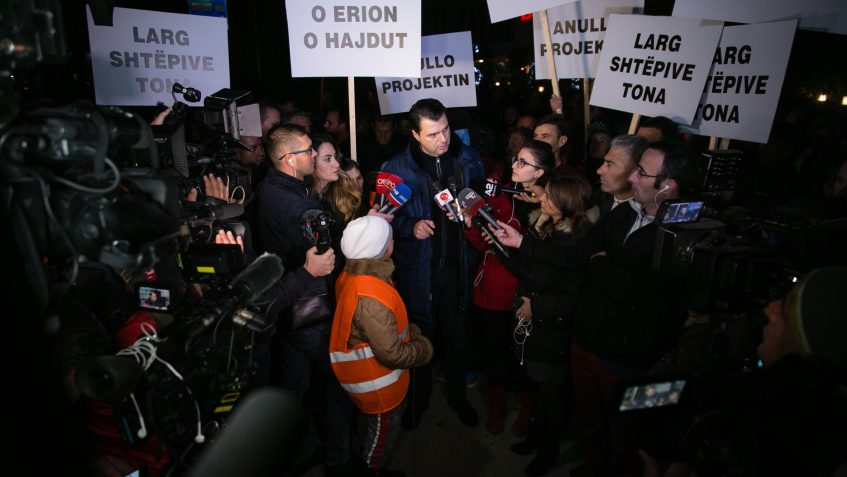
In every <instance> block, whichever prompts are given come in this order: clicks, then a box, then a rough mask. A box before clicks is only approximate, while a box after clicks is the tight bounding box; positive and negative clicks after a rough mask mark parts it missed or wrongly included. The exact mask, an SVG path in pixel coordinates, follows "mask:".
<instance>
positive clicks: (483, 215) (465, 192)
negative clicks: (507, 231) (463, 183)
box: [459, 189, 509, 257]
mask: <svg viewBox="0 0 847 477" xmlns="http://www.w3.org/2000/svg"><path fill="white" fill-rule="evenodd" d="M459 204H460V205H461V206H462V208H463V209H466V210H467V211H468V213H469V214H470V215H471V222H473V224H474V225H475V226H476V227H477V228H478V229H479V230H480V232H482V233H483V235H485V236H487V237H489V238H490V239H491V245H492V246H493V247H494V248H495V249H496V250H497V251H498V252H500V253H501V254H502V255H503V256H504V257H508V256H509V252H508V251H507V250H506V248H505V247H503V244H502V243H500V240H498V239H497V237H496V236H495V235H494V234H493V233H491V231H490V230H488V227H487V226H486V224H491V226H492V227H493V228H494V230H500V229H501V228H502V227H500V226H499V225H498V224H497V220H495V219H494V217H493V216H492V215H491V213H490V212H489V211H488V210H487V209H486V207H485V201H484V200H482V197H480V196H479V194H477V193H476V191H474V190H473V189H462V191H461V192H459Z"/></svg>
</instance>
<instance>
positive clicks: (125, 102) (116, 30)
mask: <svg viewBox="0 0 847 477" xmlns="http://www.w3.org/2000/svg"><path fill="white" fill-rule="evenodd" d="M85 12H86V15H87V17H88V39H89V42H90V43H91V66H92V69H93V70H94V93H95V100H96V102H97V104H102V105H107V104H110V105H120V106H153V105H155V104H156V102H157V101H162V102H164V103H165V104H168V105H170V104H171V103H173V98H172V97H171V87H172V86H173V84H174V83H180V84H182V85H183V86H190V87H192V88H196V89H198V90H200V92H201V93H202V94H203V96H206V95H207V94H212V93H214V92H216V91H219V90H221V89H223V88H229V46H228V41H227V24H226V19H225V18H215V17H207V16H198V15H181V14H176V13H162V12H150V11H146V10H132V9H129V8H118V7H116V8H115V10H114V14H113V23H112V24H113V25H114V26H110V27H109V26H97V25H95V24H94V21H93V20H92V18H91V10H90V8H89V7H88V5H86V6H85Z"/></svg>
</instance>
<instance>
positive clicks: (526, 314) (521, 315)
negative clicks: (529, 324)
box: [515, 296, 532, 321]
mask: <svg viewBox="0 0 847 477" xmlns="http://www.w3.org/2000/svg"><path fill="white" fill-rule="evenodd" d="M521 300H523V305H521V306H520V307H519V308H518V309H517V311H515V316H516V317H517V318H518V319H519V320H523V321H532V302H530V300H529V298H527V297H525V296H522V297H521Z"/></svg>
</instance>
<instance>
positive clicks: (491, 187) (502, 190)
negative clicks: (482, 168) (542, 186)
mask: <svg viewBox="0 0 847 477" xmlns="http://www.w3.org/2000/svg"><path fill="white" fill-rule="evenodd" d="M482 190H483V193H484V194H485V196H486V197H497V196H498V195H501V194H527V195H528V196H530V197H535V192H530V191H527V190H523V189H509V188H507V187H503V186H501V185H500V182H499V181H498V180H497V179H494V178H491V177H489V178H487V179H485V185H484V186H483V188H482Z"/></svg>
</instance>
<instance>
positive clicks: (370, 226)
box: [341, 215, 391, 259]
mask: <svg viewBox="0 0 847 477" xmlns="http://www.w3.org/2000/svg"><path fill="white" fill-rule="evenodd" d="M389 241H391V226H390V225H388V222H386V221H385V219H383V218H382V217H377V216H375V215H366V216H364V217H359V218H358V219H356V220H353V221H352V222H350V223H349V224H347V228H345V229H344V233H343V235H342V236H341V251H342V252H343V253H344V256H345V257H347V258H351V259H359V258H374V259H380V258H382V256H383V255H384V254H385V251H386V250H387V249H388V242H389Z"/></svg>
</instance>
